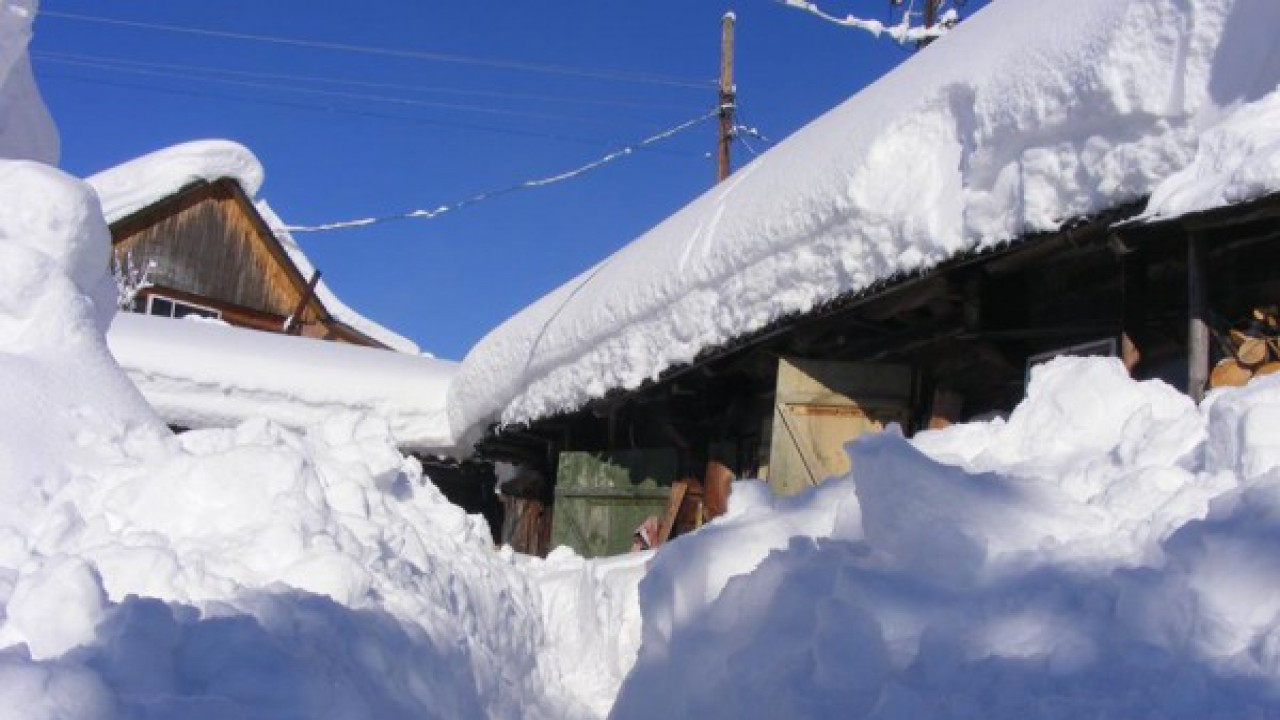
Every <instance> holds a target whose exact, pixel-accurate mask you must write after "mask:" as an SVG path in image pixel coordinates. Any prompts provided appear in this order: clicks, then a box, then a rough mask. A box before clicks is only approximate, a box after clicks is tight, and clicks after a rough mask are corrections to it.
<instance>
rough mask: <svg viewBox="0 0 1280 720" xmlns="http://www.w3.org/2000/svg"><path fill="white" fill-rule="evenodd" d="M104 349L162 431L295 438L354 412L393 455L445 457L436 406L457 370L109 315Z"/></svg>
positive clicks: (440, 406)
mask: <svg viewBox="0 0 1280 720" xmlns="http://www.w3.org/2000/svg"><path fill="white" fill-rule="evenodd" d="M107 343H108V345H109V347H110V349H111V353H112V355H114V356H115V359H116V361H117V362H119V363H120V366H121V367H122V368H124V370H125V372H126V373H128V375H129V379H130V380H132V381H133V382H134V384H135V385H137V386H138V389H140V390H141V391H142V394H143V396H144V397H146V399H147V402H149V403H150V404H151V406H152V407H153V408H155V409H156V411H157V412H158V413H159V414H160V417H161V418H163V419H164V421H165V422H166V423H169V424H170V425H177V426H180V427H186V428H226V427H235V426H236V425H239V424H240V423H242V422H244V421H246V420H250V419H253V418H259V417H261V418H267V419H269V420H272V421H273V422H276V423H278V424H280V425H283V426H285V427H288V428H292V429H295V430H299V431H302V430H305V429H306V428H308V427H311V426H314V425H319V424H321V423H322V422H323V421H324V420H325V419H326V418H327V417H328V416H330V415H335V414H342V413H345V412H364V413H368V414H370V415H376V416H377V417H379V418H381V419H382V420H383V421H385V422H386V423H387V425H388V428H389V429H390V432H391V438H392V439H393V440H394V442H395V444H396V445H397V447H400V448H401V449H403V450H406V451H408V450H420V451H426V452H447V451H448V450H450V449H451V448H452V447H453V439H452V436H451V435H450V431H449V419H448V415H447V413H446V411H445V399H446V396H447V391H448V387H449V382H450V381H451V380H452V378H453V375H454V373H455V372H456V371H457V363H454V362H448V361H445V360H436V359H434V358H428V357H422V356H420V355H407V354H403V353H395V352H387V351H386V350H381V349H375V348H367V347H361V346H357V345H348V344H345V343H337V342H327V341H323V340H316V339H313V338H305V337H294V336H289V335H277V334H273V333H264V332H258V331H255V330H246V329H243V328H235V327H230V326H227V325H222V324H217V323H209V322H198V321H193V320H191V319H181V320H175V319H172V318H162V317H153V316H149V315H138V314H134V313H120V314H118V315H116V317H115V320H114V322H113V323H112V325H111V329H110V331H109V332H108V333H107Z"/></svg>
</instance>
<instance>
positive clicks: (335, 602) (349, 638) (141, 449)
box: [0, 161, 593, 720]
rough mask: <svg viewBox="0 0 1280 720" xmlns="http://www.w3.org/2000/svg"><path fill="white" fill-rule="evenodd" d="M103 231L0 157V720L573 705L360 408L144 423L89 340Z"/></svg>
mask: <svg viewBox="0 0 1280 720" xmlns="http://www.w3.org/2000/svg"><path fill="white" fill-rule="evenodd" d="M108 243H109V238H108V234H107V230H106V224H105V221H104V220H103V218H102V215H101V212H100V210H99V209H98V205H97V197H96V195H95V194H94V193H93V191H92V190H91V189H90V188H89V187H88V186H87V185H85V184H83V183H81V182H79V181H77V180H75V179H74V178H71V177H68V176H66V175H64V174H62V173H61V172H59V171H57V170H54V169H52V168H49V167H47V166H43V165H39V164H36V163H31V162H25V161H0V276H2V277H0V388H3V390H0V500H2V502H0V718H6V719H7V718H23V720H30V719H31V718H50V719H52V718H58V719H59V720H70V719H75V720H79V719H88V718H115V717H120V718H140V717H201V718H218V719H221V718H227V719H228V720H229V719H230V718H263V719H266V718H278V717H309V718H365V717H379V718H406V719H409V718H414V719H417V718H441V719H445V718H448V719H453V718H524V717H542V718H565V717H568V718H575V717H592V716H593V714H592V713H591V711H590V710H589V709H588V708H587V707H586V705H584V704H583V701H582V700H579V699H578V698H577V697H576V696H575V695H574V694H573V693H571V692H570V690H569V689H568V688H566V686H565V685H564V684H563V682H562V675H561V673H560V672H559V670H558V665H557V661H556V660H554V659H552V658H549V657H547V656H549V655H550V653H548V652H547V650H546V647H547V644H548V642H550V641H549V640H548V638H547V637H546V636H545V635H544V630H543V628H544V620H543V606H542V596H541V594H540V593H539V591H538V590H537V588H536V587H535V586H534V585H533V584H532V583H531V582H530V581H529V579H528V577H527V576H526V575H525V574H524V573H523V572H521V571H520V570H519V569H518V568H517V567H516V565H515V563H514V562H513V560H512V558H510V557H509V556H503V555H499V554H498V553H495V552H494V551H493V548H492V546H491V541H490V539H489V531H488V528H487V527H486V525H485V523H484V521H483V519H481V518H479V517H475V516H467V515H466V514H465V513H463V512H462V511H461V510H460V509H458V508H456V507H454V506H452V505H450V504H449V503H448V502H447V501H446V500H445V499H444V497H443V496H442V495H441V494H440V493H439V491H437V490H436V489H435V488H434V487H433V486H432V485H431V484H430V482H429V480H428V478H425V477H424V476H423V473H422V468H421V466H420V465H419V464H418V463H417V462H416V461H415V460H412V459H406V458H405V457H404V456H402V455H401V454H400V453H399V452H398V451H397V449H396V446H395V440H394V438H393V436H392V434H391V431H390V429H389V428H388V426H387V424H386V423H385V422H384V421H383V420H381V419H380V418H375V417H372V416H369V415H364V414H359V413H346V414H341V415H332V416H330V417H329V418H328V419H327V420H325V421H324V422H323V423H320V424H318V425H316V426H313V427H312V428H310V429H309V430H308V431H307V432H306V433H305V434H298V433H295V432H292V431H289V430H286V429H284V428H282V427H280V426H279V425H276V424H274V423H272V422H270V421H268V420H261V419H259V420H251V421H247V422H245V423H242V424H240V425H239V426H238V427H235V428H233V429H221V430H204V431H194V432H190V433H186V434H184V435H182V436H180V437H175V436H173V435H172V434H170V433H169V432H168V431H167V430H166V429H165V428H164V426H163V425H162V424H161V423H160V422H159V421H158V419H157V418H156V417H155V415H154V414H153V413H152V411H151V410H150V409H149V408H148V406H147V405H146V403H145V402H144V401H143V399H142V397H141V396H139V395H138V393H137V390H135V389H134V387H133V385H132V384H131V383H130V382H129V380H128V378H127V377H126V376H125V375H124V373H123V372H121V370H120V369H119V367H118V366H116V365H115V363H114V361H113V360H112V358H111V356H110V355H109V354H108V352H107V348H106V344H105V341H104V338H103V331H104V330H105V327H106V322H107V320H108V319H109V317H110V312H111V311H112V310H113V308H114V295H113V293H112V289H111V283H110V279H109V277H108V276H107V272H106V267H107V264H106V262H105V261H104V259H105V258H106V257H107V253H108V247H109V245H108ZM104 308H105V309H106V313H103V312H101V310H102V309H104ZM151 322H154V321H153V319H151V318H141V317H138V318H131V319H129V320H127V321H126V325H130V324H133V323H139V324H142V325H144V326H145V325H146V324H149V323H151ZM170 325H171V326H173V327H172V328H171V330H172V331H173V332H176V333H179V334H181V333H183V332H184V331H190V332H193V333H195V336H196V337H197V339H199V338H204V337H205V333H209V332H213V333H216V334H217V339H218V342H219V343H220V344H221V345H223V346H224V347H225V348H228V349H230V348H232V347H233V346H238V345H240V343H241V340H240V339H239V335H241V333H237V332H235V331H229V330H226V329H225V328H218V327H207V326H203V325H198V324H196V323H183V322H170ZM165 332H169V331H165ZM161 334H164V333H161ZM243 334H244V335H248V333H243ZM255 338H256V336H255ZM262 338H264V339H266V340H271V341H275V342H285V343H294V344H296V343H301V342H305V341H299V340H297V339H292V338H277V337H275V336H266V335H263V336H262ZM246 342H247V343H248V345H249V346H252V347H253V348H256V349H257V350H262V348H261V347H260V346H258V345H256V344H255V343H256V339H255V340H253V341H246ZM197 344H198V343H197ZM314 345H321V346H322V347H323V348H325V349H324V350H319V351H317V352H319V353H321V354H322V355H325V354H326V353H339V355H340V357H339V362H340V363H341V364H342V365H343V367H344V369H345V370H346V371H347V372H352V371H353V370H361V369H362V365H361V363H362V358H364V357H366V356H371V355H374V354H375V352H374V351H370V350H357V349H353V348H341V347H338V346H332V345H322V344H321V343H314ZM273 347H274V346H273ZM165 348H166V352H167V355H165V356H166V357H167V358H168V359H169V360H170V361H176V360H182V359H183V358H182V357H181V353H177V352H176V351H174V350H173V349H172V348H173V346H170V345H165ZM241 349H243V346H242V347H241ZM349 350H356V352H355V353H354V354H352V355H351V357H347V356H346V355H343V354H342V353H343V351H349ZM265 352H273V350H267V351H265ZM304 354H306V353H305V352H304ZM376 354H377V355H378V356H379V358H380V361H383V362H391V361H390V360H385V359H386V358H395V359H396V360H397V361H403V362H406V363H411V364H414V366H415V367H414V371H415V372H418V371H422V370H423V369H422V368H421V367H418V366H419V365H421V364H424V363H430V364H433V365H438V364H439V363H436V362H435V361H428V360H424V359H420V358H412V357H406V356H402V355H396V354H394V353H387V352H384V351H380V352H377V353H376ZM162 355H163V353H162ZM205 359H206V360H209V359H208V358H205ZM307 359H308V360H312V359H315V358H307ZM321 359H324V360H332V358H330V357H328V356H327V355H326V356H325V357H324V358H321ZM185 360H186V361H189V362H191V363H195V362H196V360H197V358H195V357H190V358H185ZM212 362H228V361H227V359H226V355H225V354H224V355H222V356H220V357H219V358H213V359H212ZM239 362H241V363H242V364H243V359H241V360H239ZM241 369H242V370H243V368H241ZM364 369H369V368H364ZM384 369H385V366H384ZM290 372H292V373H293V374H294V375H299V373H302V372H304V370H303V369H301V368H298V367H293V366H291V370H290ZM405 372H408V370H407V369H406V370H405ZM320 374H323V373H320ZM410 374H413V373H410ZM314 377H316V376H306V377H301V376H300V377H299V380H300V381H301V382H302V383H304V384H305V383H306V381H307V380H308V379H309V378H314ZM371 384H372V385H376V382H375V381H371ZM365 389H366V390H367V389H368V387H366V388H365ZM435 394H436V397H439V396H440V390H439V387H438V386H437V387H436V388H435Z"/></svg>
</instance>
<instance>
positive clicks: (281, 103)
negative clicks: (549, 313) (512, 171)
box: [42, 71, 685, 157]
mask: <svg viewBox="0 0 1280 720" xmlns="http://www.w3.org/2000/svg"><path fill="white" fill-rule="evenodd" d="M42 75H43V76H44V77H46V78H53V79H58V80H69V81H72V82H80V83H86V84H89V85H93V86H95V87H98V86H106V87H117V88H125V89H129V90H140V91H143V92H151V93H159V94H163V95H177V96H181V97H192V98H198V99H213V100H228V101H231V102H240V103H247V104H251V105H264V106H269V107H281V108H287V109H290V110H301V111H304V112H317V113H324V114H328V115H332V114H339V115H352V116H357V117H365V118H373V119H379V120H395V121H400V122H408V123H413V124H417V125H429V126H433V127H446V128H453V129H457V130H466V131H474V132H484V133H491V134H498V135H511V136H515V137H525V138H539V139H544V140H554V141H556V142H563V143H571V144H576V145H591V146H594V147H600V146H609V145H611V144H613V143H614V141H611V140H605V139H603V138H597V137H588V136H582V135H573V136H570V135H561V134H556V133H546V132H538V131H535V130H526V129H520V128H506V127H497V126H493V125H477V124H475V123H464V122H454V121H449V120H439V119H433V118H424V117H415V116H409V115H394V114H389V113H380V112H370V111H367V110H353V109H350V108H342V107H337V106H334V105H313V104H308V103H301V102H291V101H287V100H264V99H260V98H248V97H243V96H238V95H228V94H225V93H215V92H208V91H201V90H192V89H189V88H167V87H160V86H156V85H142V84H138V83H129V82H119V81H111V80H103V79H99V78H85V77H77V76H75V75H60V74H58V73H53V72H47V71H46V72H43V73H42ZM649 151H650V152H655V153H662V154H667V155H680V156H682V157H683V156H685V153H676V152H674V151H670V150H666V149H664V148H650V149H649Z"/></svg>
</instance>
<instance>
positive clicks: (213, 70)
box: [31, 52, 687, 109]
mask: <svg viewBox="0 0 1280 720" xmlns="http://www.w3.org/2000/svg"><path fill="white" fill-rule="evenodd" d="M31 57H32V58H34V59H37V60H48V61H51V62H59V61H62V62H72V61H75V62H81V63H86V64H87V63H101V64H103V65H113V66H122V67H138V68H146V69H158V70H168V71H173V72H182V73H184V75H183V77H190V75H189V73H205V74H209V75H226V76H231V77H245V78H254V79H261V80H283V81H288V82H307V83H316V84H320V85H337V86H347V87H363V88H373V89H379V90H398V91H404V92H416V93H428V94H430V93H438V94H441V95H466V96H473V97H490V98H501V99H504V100H529V101H533V102H552V103H566V104H575V105H601V106H611V107H623V108H665V109H678V108H684V107H687V106H686V105H676V104H674V103H654V102H648V101H639V100H622V99H614V98H584V97H569V96H565V95H537V94H530V93H515V92H498V91H493V90H472V89H466V88H448V87H429V86H422V85H410V84H406V83H386V82H370V81H367V80H349V79H344V78H334V77H320V76H316V75H295V74H291V73H270V72H258V71H253V70H236V69H232V68H221V67H211V66H207V65H187V64H183V63H167V62H148V61H143V60H133V59H129V58H120V57H107V56H102V55H83V54H80V53H57V52H33V53H31Z"/></svg>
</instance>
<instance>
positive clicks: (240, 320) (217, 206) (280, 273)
mask: <svg viewBox="0 0 1280 720" xmlns="http://www.w3.org/2000/svg"><path fill="white" fill-rule="evenodd" d="M111 239H112V247H113V250H114V254H115V262H116V263H117V264H118V265H120V266H125V267H128V266H132V267H135V268H139V269H141V271H142V272H145V273H146V281H147V282H146V284H145V286H144V287H142V288H141V289H140V290H139V291H138V293H137V297H136V299H135V301H134V303H135V304H134V308H133V310H134V311H135V312H141V313H146V314H149V315H165V316H170V317H183V316H185V315H190V314H195V315H201V316H204V317H211V318H217V319H220V320H223V321H225V322H227V323H228V324H231V325H235V326H238V327H246V328H253V329H256V330H264V331H267V332H287V331H292V332H294V333H296V334H301V335H304V336H307V337H316V338H321V339H325V340H336V341H339V342H347V343H354V344H357V345H366V346H373V347H386V345H385V344H383V343H382V342H379V341H378V340H376V339H374V338H372V337H370V336H369V335H366V334H364V333H362V332H360V331H359V330H357V329H356V328H354V327H351V326H350V325H348V324H346V323H343V322H342V321H340V320H338V319H336V318H335V317H334V316H333V315H332V314H331V313H330V311H329V310H328V309H327V308H326V307H325V306H324V304H323V303H322V302H321V301H320V299H319V298H318V297H317V296H316V293H315V286H314V284H313V283H312V282H311V281H312V278H310V277H307V276H304V275H303V273H302V272H301V271H300V270H299V268H298V266H297V265H296V264H295V263H294V261H293V260H292V258H290V256H289V254H288V253H287V252H286V250H285V249H284V247H283V246H282V245H281V243H280V241H279V240H278V239H277V238H276V236H275V234H274V233H273V232H272V230H271V228H269V227H268V226H267V224H266V222H265V221H264V219H263V217H262V215H261V214H260V213H259V212H258V209H257V208H256V207H255V206H254V203H253V201H252V200H251V199H250V198H249V197H248V196H247V195H246V194H245V191H244V189H243V188H241V186H240V184H239V183H238V182H237V181H235V180H233V179H230V178H221V179H218V180H215V181H213V182H209V181H204V180H201V181H197V182H195V183H192V184H190V185H188V186H186V187H184V188H181V189H180V190H178V191H177V192H176V193H174V194H173V195H170V196H169V197H166V198H164V199H162V200H159V201H158V202H156V203H154V204H152V205H149V206H147V207H145V208H143V209H141V210H138V211H137V212H135V213H132V214H130V215H128V216H126V217H123V218H120V219H118V220H116V221H115V222H113V223H112V224H111ZM291 321H292V322H291ZM295 324H296V327H291V325H295Z"/></svg>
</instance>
